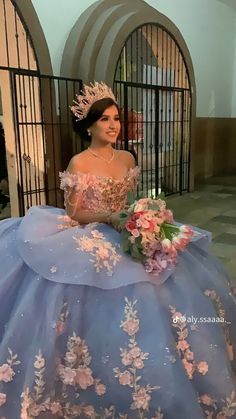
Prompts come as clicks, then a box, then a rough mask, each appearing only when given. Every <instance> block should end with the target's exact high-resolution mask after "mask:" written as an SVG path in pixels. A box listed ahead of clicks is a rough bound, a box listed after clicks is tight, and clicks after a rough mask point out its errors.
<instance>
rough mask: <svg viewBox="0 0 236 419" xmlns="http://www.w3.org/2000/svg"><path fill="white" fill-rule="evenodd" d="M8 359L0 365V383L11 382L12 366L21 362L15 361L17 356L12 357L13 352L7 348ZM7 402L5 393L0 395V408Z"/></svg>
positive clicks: (12, 375) (13, 372)
mask: <svg viewBox="0 0 236 419" xmlns="http://www.w3.org/2000/svg"><path fill="white" fill-rule="evenodd" d="M8 352H9V357H8V358H7V360H6V362H5V363H4V364H2V365H0V382H2V383H9V382H11V381H12V380H13V378H14V376H15V371H14V369H13V367H14V366H16V365H19V364H20V363H21V362H20V361H19V360H18V359H17V358H18V355H17V354H15V355H13V352H12V350H11V349H10V348H8ZM6 401H7V395H6V394H5V393H0V406H3V405H4V404H5V403H6Z"/></svg>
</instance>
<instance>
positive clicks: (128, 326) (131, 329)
mask: <svg viewBox="0 0 236 419" xmlns="http://www.w3.org/2000/svg"><path fill="white" fill-rule="evenodd" d="M122 327H123V330H124V331H125V332H126V333H128V335H129V336H132V335H134V334H135V333H137V331H138V330H139V320H138V319H130V320H126V321H125V322H124V323H123V326H122Z"/></svg>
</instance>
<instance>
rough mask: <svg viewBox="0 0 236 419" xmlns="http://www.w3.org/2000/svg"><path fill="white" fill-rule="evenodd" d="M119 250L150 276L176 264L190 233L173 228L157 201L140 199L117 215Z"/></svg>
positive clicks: (163, 206)
mask: <svg viewBox="0 0 236 419" xmlns="http://www.w3.org/2000/svg"><path fill="white" fill-rule="evenodd" d="M119 228H120V230H121V246H122V249H123V251H125V252H128V253H130V254H131V256H132V257H133V258H134V259H137V260H139V261H141V262H142V263H144V266H145V270H146V271H147V272H149V273H152V274H154V275H159V273H160V272H161V271H163V270H164V269H166V268H168V267H172V266H173V265H175V264H176V260H177V252H178V251H181V250H184V249H185V248H186V246H187V244H188V243H189V242H190V240H191V237H192V235H193V230H192V229H191V228H190V227H189V226H186V225H182V226H179V227H178V226H177V225H176V224H174V219H173V214H172V212H171V210H169V209H167V208H166V202H165V201H164V200H162V199H160V198H156V199H152V198H142V199H139V200H137V201H135V202H134V203H133V204H132V205H130V207H129V208H128V209H127V210H126V211H122V213H121V214H120V224H119Z"/></svg>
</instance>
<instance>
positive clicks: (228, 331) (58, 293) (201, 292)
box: [0, 168, 236, 419]
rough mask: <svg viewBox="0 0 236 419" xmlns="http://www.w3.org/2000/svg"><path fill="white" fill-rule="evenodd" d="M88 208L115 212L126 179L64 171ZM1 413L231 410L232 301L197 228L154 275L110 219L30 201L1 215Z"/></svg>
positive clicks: (207, 413)
mask: <svg viewBox="0 0 236 419" xmlns="http://www.w3.org/2000/svg"><path fill="white" fill-rule="evenodd" d="M60 176H61V188H62V189H63V190H64V193H65V200H66V202H68V201H69V200H70V196H71V193H72V191H73V193H74V194H75V195H76V196H77V197H78V199H77V204H78V205H80V207H81V208H87V209H90V210H108V209H111V210H114V211H117V210H120V209H122V207H123V206H124V204H125V202H126V196H127V192H128V191H129V190H130V189H132V188H133V187H134V186H135V183H136V182H137V177H138V169H137V168H135V169H130V170H129V172H128V173H127V175H126V176H125V177H124V178H123V179H120V180H119V179H118V180H114V179H111V178H107V177H100V176H96V175H92V174H82V173H77V174H70V173H68V172H63V173H61V174H60ZM0 238H1V240H0V267H1V268H0V270H1V276H0V418H5V419H31V418H42V419H46V418H52V419H53V418H66V419H72V418H115V419H118V418H140V419H141V418H142V419H202V418H212V419H213V418H217V419H220V418H221V419H223V418H228V417H231V418H235V417H236V401H235V393H234V390H235V375H234V371H235V356H236V327H235V319H236V303H235V299H234V296H233V295H232V293H231V290H230V285H229V282H228V279H227V275H226V273H225V272H224V270H223V268H222V266H221V264H220V263H219V262H218V261H217V260H216V259H214V258H213V257H212V256H211V254H210V252H209V243H210V234H209V233H207V232H205V231H200V230H198V234H196V235H195V236H194V237H193V239H192V241H191V243H190V244H189V245H188V247H187V249H186V250H185V251H183V252H181V253H180V254H179V256H178V262H177V265H176V266H175V267H174V268H172V269H168V270H165V271H163V272H162V273H161V274H160V275H159V276H154V275H152V274H149V273H147V272H146V271H145V269H144V267H143V265H142V264H141V263H138V262H136V261H134V260H132V259H131V257H130V256H129V255H128V254H124V253H123V252H122V250H121V247H120V234H119V232H117V231H116V230H115V229H113V228H112V227H111V226H109V225H106V224H103V223H91V224H88V225H86V226H79V225H77V223H76V222H73V221H72V220H71V219H70V218H69V217H68V216H67V215H66V213H65V211H64V210H62V209H58V208H53V207H47V206H44V207H43V206H37V207H32V208H30V209H29V211H28V213H27V214H26V215H25V216H24V217H23V218H12V219H7V220H4V221H2V222H1V223H0Z"/></svg>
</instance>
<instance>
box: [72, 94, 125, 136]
mask: <svg viewBox="0 0 236 419" xmlns="http://www.w3.org/2000/svg"><path fill="white" fill-rule="evenodd" d="M113 105H115V106H116V107H117V111H118V113H120V109H119V107H118V105H117V103H116V102H114V100H113V99H111V98H110V97H107V98H104V99H100V100H97V101H96V102H95V103H93V105H92V106H91V108H90V109H89V112H88V115H87V116H86V118H84V119H81V120H80V121H78V120H77V117H76V116H75V115H73V117H72V118H73V119H72V123H73V128H74V130H75V131H76V132H77V133H78V134H79V136H80V138H81V140H82V141H90V139H91V137H90V136H89V135H88V131H87V130H88V128H89V127H91V125H93V124H94V122H96V121H98V120H99V119H100V118H101V116H102V114H103V112H104V111H105V110H106V109H107V108H110V107H111V106H113Z"/></svg>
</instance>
